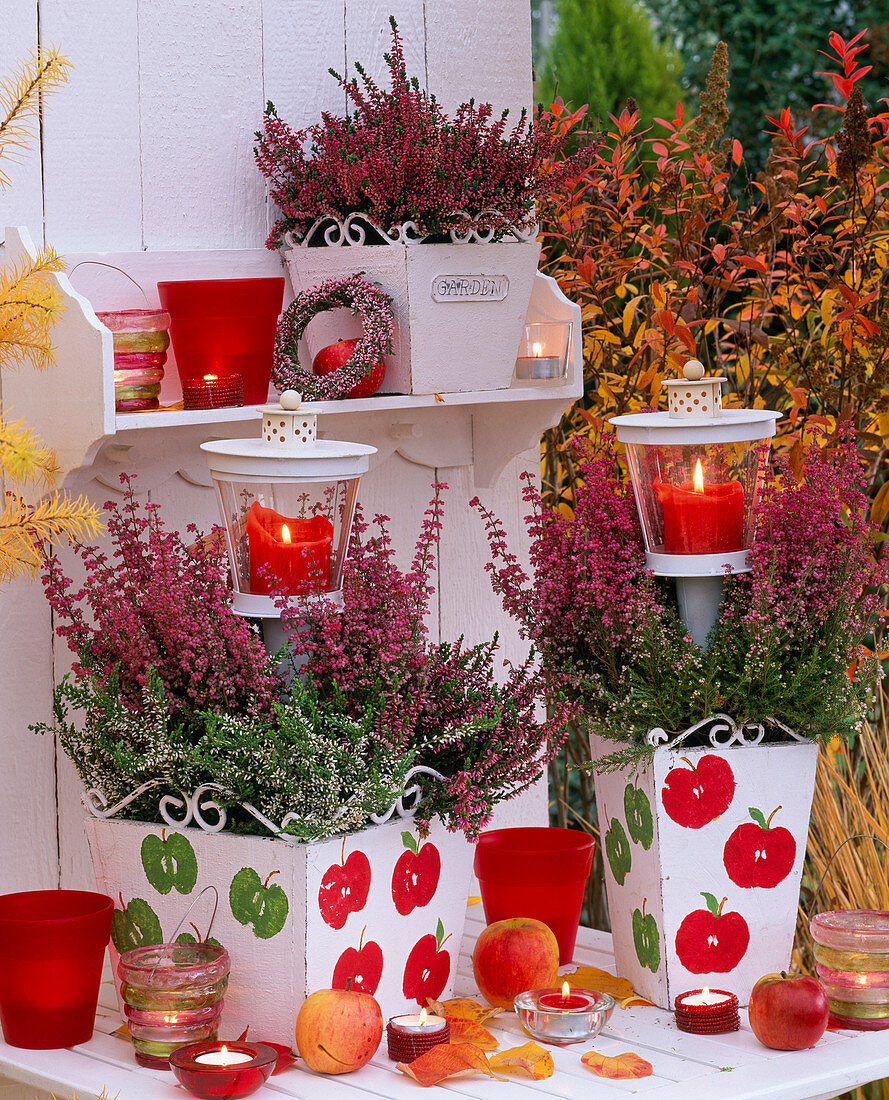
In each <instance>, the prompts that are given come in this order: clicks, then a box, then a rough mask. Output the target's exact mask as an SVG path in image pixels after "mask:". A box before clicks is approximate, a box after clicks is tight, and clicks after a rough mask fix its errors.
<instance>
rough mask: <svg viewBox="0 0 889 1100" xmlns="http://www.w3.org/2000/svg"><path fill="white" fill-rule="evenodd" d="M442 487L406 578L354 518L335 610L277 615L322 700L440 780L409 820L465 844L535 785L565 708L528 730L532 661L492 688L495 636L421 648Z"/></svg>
mask: <svg viewBox="0 0 889 1100" xmlns="http://www.w3.org/2000/svg"><path fill="white" fill-rule="evenodd" d="M446 488H447V486H445V485H442V484H436V485H435V486H434V496H433V498H432V500H431V501H430V503H429V507H428V508H427V510H426V512H425V515H424V519H423V523H422V527H421V531H420V535H419V538H418V540H417V545H416V550H415V553H414V557H413V561H412V562H411V567H410V569H409V570H408V571H407V572H406V573H405V572H403V571H402V570H400V569H399V568H398V566H397V565H396V564H395V561H394V547H393V546H392V541H391V538H390V536H389V533H388V529H387V526H386V524H387V522H388V521H387V517H385V516H376V517H375V520H374V527H375V528H376V532H377V533H376V534H374V535H373V536H371V537H369V538H364V536H365V535H366V533H367V530H368V527H367V525H366V524H365V523H364V522H363V521H362V519H361V518H360V516H359V518H358V520H357V522H356V526H355V537H354V539H353V545H352V550H351V554H350V559H349V561H348V563H347V565H346V570H345V573H344V578H343V607H342V609H340V610H338V609H336V608H334V607H333V606H332V605H331V604H329V603H326V602H325V601H320V602H318V603H314V604H312V605H309V606H305V605H303V606H298V605H291V606H289V607H287V608H286V611H285V616H286V621H288V622H289V625H290V629H291V631H292V633H293V636H294V638H295V640H296V645H297V648H300V649H302V650H303V651H304V652H306V653H307V654H308V658H309V661H308V668H307V673H308V675H309V677H310V678H311V681H312V682H313V684H314V686H315V688H316V690H317V691H318V693H319V697H320V698H321V699H322V700H326V701H327V702H328V705H332V706H343V707H344V708H345V710H346V712H347V713H349V714H351V715H353V716H356V717H357V716H358V715H360V714H362V713H371V714H373V715H374V727H375V740H376V742H377V744H379V745H380V746H381V747H383V748H385V750H386V751H387V752H389V751H395V752H398V753H405V752H410V753H413V754H414V762H415V763H417V764H425V765H427V766H429V767H432V768H435V769H436V770H437V771H440V772H441V773H442V774H443V775H444V776H446V777H447V782H446V783H443V784H440V783H434V782H427V783H424V801H423V806H422V810H421V812H420V818H419V819H420V820H421V821H428V820H429V817H430V816H431V815H432V814H435V813H439V814H441V816H442V817H443V819H444V820H445V822H446V823H447V825H448V827H449V828H451V829H461V830H463V831H465V832H466V833H467V835H469V836H475V835H477V833H478V831H479V829H481V828H483V827H484V826H485V825H486V824H487V822H488V820H489V819H490V816H491V812H492V809H493V807H494V805H495V804H496V803H497V802H499V801H502V800H503V799H505V798H510V797H512V796H513V795H514V794H517V793H519V792H520V791H522V790H524V789H525V788H527V787H528V786H529V785H530V784H532V783H533V782H535V781H536V780H537V779H538V778H539V777H540V775H541V774H542V772H543V770H544V768H545V767H546V765H547V763H548V762H549V760H550V759H552V757H553V756H554V755H555V753H556V752H557V751H558V748H559V746H560V744H561V741H562V740H563V739H564V736H565V733H566V723H567V718H568V716H569V713H570V711H571V707H570V706H569V705H568V704H567V703H561V704H560V705H559V706H557V707H556V708H555V709H554V710H553V712H552V713H551V715H550V717H549V719H548V720H546V721H544V722H542V723H538V721H537V718H536V714H535V709H536V707H537V705H538V704H539V702H540V700H541V689H542V683H541V682H540V680H539V677H538V674H537V669H536V667H535V662H534V661H533V660H532V659H530V658H529V660H528V661H526V662H525V663H524V664H522V665H519V666H517V667H509V668H508V672H507V675H506V678H505V682H504V683H503V684H498V683H497V681H496V678H495V660H494V655H495V652H496V650H497V639H496V637H495V638H494V639H493V640H492V641H491V642H488V643H485V644H482V645H477V646H473V647H470V648H465V647H464V645H463V642H462V639H461V640H460V641H458V642H456V643H453V644H452V643H448V642H442V643H438V644H433V643H430V642H429V641H428V638H427V631H426V626H425V622H424V619H425V617H426V615H427V614H428V610H429V598H430V596H431V595H432V593H433V591H434V589H433V586H432V583H431V574H432V572H433V570H434V568H435V561H436V557H437V549H438V540H439V536H440V533H441V526H442V511H443V502H442V492H443V490H444V489H446ZM282 602H284V603H285V604H286V603H287V602H288V601H282Z"/></svg>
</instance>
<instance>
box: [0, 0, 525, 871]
mask: <svg viewBox="0 0 889 1100" xmlns="http://www.w3.org/2000/svg"><path fill="white" fill-rule="evenodd" d="M390 12H392V13H393V14H394V15H395V16H396V18H397V19H398V21H399V26H400V27H401V30H402V32H403V36H404V39H405V49H406V54H407V59H408V66H409V69H410V70H412V71H414V72H416V73H417V74H418V75H419V76H420V77H421V78H422V79H425V81H426V82H427V86H428V87H429V88H430V89H431V90H433V91H435V92H436V93H437V94H438V95H439V98H440V99H441V101H442V103H443V104H444V106H445V108H446V109H453V108H454V107H455V106H456V105H457V104H458V103H459V102H461V101H462V100H464V99H468V98H470V97H472V96H474V97H475V98H476V100H486V99H490V100H491V101H492V102H493V103H494V104H495V106H497V107H502V106H505V105H510V106H513V107H516V108H517V107H520V106H521V105H522V104H526V103H529V102H530V98H531V59H530V13H529V0H486V2H485V3H484V4H481V3H479V2H478V0H385V2H383V0H186V2H185V3H183V2H182V0H0V72H8V71H9V70H10V69H11V68H12V66H13V65H14V64H15V63H16V61H17V60H18V59H20V58H21V57H23V56H24V55H25V54H26V53H27V52H28V51H29V50H30V49H31V48H32V47H33V46H34V45H35V43H36V42H37V41H38V38H39V41H41V42H43V43H46V44H49V43H54V44H58V45H60V46H61V47H62V49H63V50H64V52H65V54H66V55H67V56H68V57H69V58H70V60H71V61H72V63H73V66H74V70H73V73H72V77H71V81H70V83H69V85H68V86H67V87H65V88H63V89H62V90H61V91H60V92H59V93H57V94H56V95H55V96H53V98H52V100H51V101H50V103H49V105H48V110H47V112H46V116H45V119H44V122H43V127H42V134H41V144H40V149H39V151H38V152H36V153H35V154H34V155H32V156H30V157H29V158H28V159H27V160H26V161H25V162H24V163H22V164H21V165H15V166H13V168H12V170H11V175H12V186H11V188H10V189H9V190H8V191H6V192H4V193H0V226H3V225H14V224H23V225H27V226H28V227H29V228H30V230H31V232H32V234H33V236H34V239H35V240H37V241H41V240H42V241H44V242H46V243H51V244H53V245H54V246H55V247H56V248H57V249H59V250H61V251H62V252H71V253H73V252H96V251H135V250H140V249H149V250H154V249H184V248H195V249H199V248H244V247H258V246H261V244H262V243H263V241H264V239H265V237H266V234H267V231H268V228H269V225H270V222H271V220H272V216H271V214H270V211H269V210H268V209H267V203H266V197H265V187H264V180H263V179H262V178H261V177H260V175H259V173H258V172H257V171H256V170H255V168H254V165H253V158H252V143H253V132H254V131H255V130H256V129H257V128H258V127H259V125H260V124H261V117H262V111H263V107H264V105H265V102H266V100H268V99H271V100H272V101H274V103H275V104H276V106H277V108H278V110H279V113H280V114H281V116H282V117H283V118H285V119H287V120H288V121H289V122H290V123H291V124H293V125H306V124H309V123H311V122H313V121H314V120H316V119H317V118H318V117H319V113H320V111H321V110H322V109H331V110H334V111H337V112H342V110H343V109H344V107H345V101H344V96H343V94H342V92H341V91H340V90H339V89H338V87H337V85H336V83H335V81H334V80H333V78H332V77H330V76H329V75H328V74H327V68H328V66H333V67H334V68H336V69H338V71H340V72H342V71H344V69H347V68H349V67H350V66H351V64H352V62H353V61H354V60H356V59H358V60H361V61H362V62H363V63H364V64H365V65H366V67H367V68H368V70H369V72H370V73H371V75H373V76H380V75H381V70H382V61H381V55H382V52H383V49H384V48H386V46H387V45H388V32H389V27H388V15H389V13H390ZM74 281H75V285H76V276H75V280H74ZM0 384H2V380H0ZM0 393H2V391H0ZM7 411H8V412H11V413H12V414H13V415H14V412H15V410H14V409H12V410H7ZM49 442H50V443H52V440H49ZM535 465H536V455H535V454H534V453H533V452H525V454H523V455H521V456H519V457H518V458H517V459H516V460H515V461H513V462H511V463H510V464H509V465H508V466H507V469H506V471H505V472H504V474H503V475H502V476H501V478H500V479H499V481H498V483H497V484H496V485H495V486H494V488H493V489H492V490H490V491H489V492H487V493H484V494H482V495H483V496H484V497H485V498H486V500H487V501H488V502H489V503H492V504H493V505H494V506H495V508H496V510H497V511H498V512H499V513H500V514H501V515H502V516H503V517H504V518H505V519H506V520H507V521H508V525H509V527H510V529H511V530H512V531H513V533H514V540H515V541H516V542H517V543H519V544H522V542H521V527H522V525H521V522H520V517H521V514H522V511H523V509H522V505H521V502H520V499H519V481H518V474H519V471H520V470H521V469H523V468H525V467H528V468H531V469H533V468H534V467H535ZM435 476H439V477H441V478H442V479H443V480H446V481H448V482H449V483H450V485H451V493H450V495H449V502H448V516H447V522H446V526H445V533H444V537H443V539H442V544H441V554H440V559H441V560H440V579H441V590H440V591H441V594H440V597H439V601H438V606H437V609H436V612H437V621H436V622H435V623H433V632H434V633H435V634H437V635H439V636H441V637H445V638H455V637H456V636H457V635H459V634H461V633H463V634H465V635H466V637H467V639H468V640H469V641H476V640H479V639H481V638H484V637H488V636H490V635H491V633H492V632H493V631H494V630H495V629H499V630H500V631H501V634H502V638H503V650H502V651H503V655H504V656H506V657H510V658H513V659H515V658H516V657H518V656H520V655H521V646H520V643H519V641H518V638H517V635H516V632H515V630H514V628H513V627H512V624H511V623H510V622H509V621H508V620H506V619H505V617H504V615H503V614H502V612H501V610H500V607H499V603H498V601H496V600H495V599H494V597H493V596H492V595H491V593H490V589H489V586H488V581H487V579H486V576H485V574H484V572H483V563H484V561H485V559H486V555H485V549H484V540H483V537H482V532H481V527H480V524H479V521H478V518H477V516H475V515H474V514H471V513H470V511H469V509H468V507H467V501H468V500H469V498H470V497H471V496H472V495H473V494H474V491H475V490H474V488H473V485H472V471H471V469H470V468H468V467H462V468H453V469H449V470H440V471H434V470H431V469H429V468H426V467H422V466H418V465H414V464H411V463H409V462H407V461H406V460H405V459H403V458H401V457H399V456H397V455H396V456H394V457H392V458H390V459H388V460H387V461H386V462H385V463H384V464H383V465H382V466H381V467H379V468H377V469H376V470H374V471H372V472H371V474H370V475H369V476H368V478H367V479H366V481H365V483H364V486H363V491H362V493H361V499H362V501H363V502H364V504H365V507H366V510H367V511H368V513H370V514H371V515H372V514H373V513H374V512H377V511H382V512H385V513H387V514H388V515H390V516H391V517H392V520H393V530H394V532H395V534H396V538H397V540H398V542H399V545H400V547H401V550H402V559H403V561H405V562H406V561H407V560H409V558H410V553H411V550H412V547H413V542H414V538H415V535H416V532H417V529H418V526H419V523H420V519H421V516H422V512H423V509H424V507H425V504H426V501H427V500H428V495H429V485H430V482H431V481H432V480H433V478H434V477H435ZM89 493H90V495H91V496H92V497H93V498H94V499H95V500H96V501H97V502H100V503H101V502H102V501H103V500H105V499H107V497H108V496H109V495H110V494H109V490H108V489H107V488H105V487H103V486H101V485H99V484H98V483H95V482H94V483H92V485H91V486H90V487H89ZM154 497H155V499H158V500H159V501H160V502H161V503H162V505H163V509H164V515H165V516H166V517H167V520H168V522H170V523H172V524H180V523H181V524H184V523H185V522H188V521H190V520H194V521H195V522H197V523H198V524H199V525H201V526H204V527H207V526H209V525H210V524H211V523H212V522H214V520H215V518H216V517H215V503H214V499H213V497H212V495H211V492H210V491H209V490H205V489H200V488H198V487H195V486H194V485H192V484H190V483H188V482H186V481H185V480H184V479H183V478H181V477H179V476H176V477H174V478H172V479H171V480H170V481H168V482H167V483H165V484H164V485H163V486H162V487H161V488H160V489H159V490H158V491H157V492H155V493H154ZM60 645H61V648H60V649H58V650H57V651H56V653H55V664H56V675H58V674H59V672H60V671H62V670H63V669H64V668H66V667H67V665H68V657H67V651H66V649H65V648H64V644H63V643H60ZM0 647H2V650H0V652H2V660H0V825H2V827H0V892H5V891H9V890H14V889H31V888H40V887H52V886H55V885H57V884H61V885H63V886H75V885H79V886H83V885H90V883H91V876H92V872H91V868H90V865H89V858H88V854H87V851H86V846H85V842H84V839H83V833H82V827H81V814H82V810H81V808H80V804H79V794H80V786H79V783H78V782H77V780H76V778H75V776H74V774H73V772H72V770H71V768H70V766H69V765H68V762H67V760H66V759H64V757H63V756H60V755H57V754H56V752H55V750H54V746H53V745H52V744H51V743H49V742H47V741H46V740H41V739H38V738H37V737H35V736H34V735H33V734H31V733H30V732H29V731H28V728H27V727H28V724H29V723H32V722H34V721H36V720H38V719H46V718H47V717H48V716H49V714H50V701H51V689H52V682H53V661H54V655H53V646H52V634H51V628H50V619H49V614H48V611H47V608H46V606H45V603H44V600H43V596H42V591H41V588H40V585H39V584H34V585H29V584H26V583H17V584H13V585H10V586H7V588H6V589H5V590H3V591H0ZM519 802H520V803H521V805H518V804H513V805H512V807H511V808H510V810H509V811H507V812H506V814H505V816H504V817H503V818H501V820H502V821H503V823H508V822H509V821H515V820H519V819H523V820H534V821H536V822H539V823H542V822H543V820H544V805H545V792H544V790H543V789H542V788H541V789H540V790H538V791H537V792H534V793H533V795H532V796H531V797H530V798H528V797H526V798H525V799H523V800H519ZM57 822H58V826H57Z"/></svg>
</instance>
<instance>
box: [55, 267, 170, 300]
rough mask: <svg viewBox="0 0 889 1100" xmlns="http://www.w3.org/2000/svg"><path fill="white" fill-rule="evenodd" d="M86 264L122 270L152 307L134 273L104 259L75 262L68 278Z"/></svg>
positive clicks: (121, 272) (122, 273)
mask: <svg viewBox="0 0 889 1100" xmlns="http://www.w3.org/2000/svg"><path fill="white" fill-rule="evenodd" d="M84 264H93V265H94V266H95V267H108V268H110V269H111V270H112V271H118V272H120V274H121V275H123V277H124V278H125V279H129V280H130V282H131V283H132V284H133V286H134V287H136V288H137V289H138V291H139V293H140V294H141V295H142V297H143V298H144V299H145V304H146V305H147V306H148V308H149V309H151V302H150V301H149V300H148V295H147V294H146V293H145V290H144V288H143V287H142V284H141V283H137V282H136V280H135V279H134V278H133V276H132V275H128V274H127V273H126V271H124V269H123V268H122V267H116V266H115V265H114V264H106V263H104V262H103V261H102V260H81V261H80V263H77V264H75V265H74V266H73V267H72V268H71V270H70V271H69V272H68V278H69V279H70V278H71V276H72V275H73V274H74V272H75V271H76V270H77V269H78V268H79V267H83V265H84Z"/></svg>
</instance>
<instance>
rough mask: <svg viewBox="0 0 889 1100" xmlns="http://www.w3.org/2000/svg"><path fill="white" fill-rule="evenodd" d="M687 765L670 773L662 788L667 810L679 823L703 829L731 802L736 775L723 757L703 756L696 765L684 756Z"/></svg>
mask: <svg viewBox="0 0 889 1100" xmlns="http://www.w3.org/2000/svg"><path fill="white" fill-rule="evenodd" d="M682 760H683V762H684V763H685V764H687V765H688V768H689V769H691V770H688V769H686V768H673V769H672V770H671V771H670V772H668V773H667V778H666V779H665V780H664V786H663V790H662V791H661V801H662V802H663V804H664V809H665V810H666V811H667V813H668V814H669V815H670V817H671V818H672V819H673V820H674V821H675V822H676V824H677V825H682V826H683V827H684V828H686V829H702V828H703V827H704V826H705V825H708V824H709V823H710V822H711V821H713V820H715V818H717V817H719V816H720V814H724V813H725V811H726V810H727V809H728V808H729V806H730V805H731V802H732V799H733V798H734V795H735V777H734V775H733V774H732V769H731V767H730V766H729V763H728V761H727V760H725V759H724V758H723V757H722V756H702V757H701V758H700V759H699V760H698V762H697V765H695V764H692V762H691V761H690V760H689V759H687V758H686V757H684V756H683V757H682Z"/></svg>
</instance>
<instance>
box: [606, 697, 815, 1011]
mask: <svg viewBox="0 0 889 1100" xmlns="http://www.w3.org/2000/svg"><path fill="white" fill-rule="evenodd" d="M703 726H709V732H710V739H711V747H706V748H690V749H685V748H683V747H682V742H683V740H685V739H686V738H687V737H688V735H689V734H690V733H691V732H692V731H688V730H687V731H685V733H684V734H681V735H680V736H679V737H677V738H675V739H674V741H673V743H672V744H670V745H664V746H662V747H660V748H657V749H656V750H655V751H654V753H653V754H652V757H651V758H650V760H649V761H648V763H647V764H646V766H645V767H640V768H633V767H630V768H623V769H620V770H617V771H613V772H602V773H600V772H597V773H596V775H595V784H596V805H597V809H598V815H599V822H600V828H601V835H602V850H603V855H604V864H605V883H606V889H607V893H608V909H609V912H610V914H611V924H612V932H613V936H614V953H615V959H616V963H617V968H618V973H620V974H621V975H623V976H625V977H627V978H629V979H630V981H631V982H632V983H633V985H634V987H635V989H636V990H637V992H639V993H640V994H642V995H643V996H644V997H648V998H649V999H650V1000H652V1001H654V1002H655V1003H656V1004H658V1005H659V1006H660V1007H661V1008H667V1009H672V1007H673V1001H674V998H675V997H676V995H677V994H678V993H683V992H685V991H686V990H689V989H699V988H701V987H702V986H711V987H716V988H721V989H729V990H731V991H732V992H734V993H736V994H737V995H738V999H739V1000H740V1002H741V1003H742V1004H746V1003H747V1001H748V1000H749V997H750V991H751V989H752V988H753V986H754V985H755V983H756V981H757V980H758V979H759V978H760V977H762V975H764V974H767V973H771V972H775V971H780V970H783V969H785V968H786V967H787V965H788V964H789V962H790V953H791V949H792V946H793V934H794V928H795V925H796V914H797V904H798V901H799V889H800V879H801V876H802V866H803V860H804V857H805V853H806V838H807V834H808V827H809V812H810V809H811V804H812V792H813V789H814V783H815V764H816V760H817V756H818V746H817V745H816V744H813V743H811V742H809V741H806V742H797V741H792V742H790V743H776V744H771V743H765V742H763V743H758V741H757V739H758V738H761V737H762V728H761V727H759V726H757V727H753V733H752V736H751V731H750V730H749V729H746V730H745V729H739V728H738V727H737V726H736V725H735V724H734V723H733V722H732V720H731V719H729V718H727V717H725V716H722V715H718V716H715V718H711V719H708V720H707V721H706V722H705V723H699V727H703ZM699 727H693V730H697V729H698V728H699ZM653 732H655V733H657V732H660V731H653ZM649 736H650V737H651V735H649ZM664 739H665V737H664ZM590 741H591V750H592V759H593V761H594V762H595V761H596V760H599V759H602V758H603V757H604V756H607V755H608V754H609V753H612V752H615V751H617V750H618V749H619V748H620V746H619V745H617V744H615V742H612V741H602V740H600V739H599V738H596V737H591V739H590ZM764 825H765V826H766V827H765V828H764V827H763V826H764Z"/></svg>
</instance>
